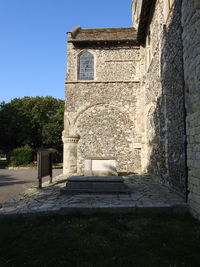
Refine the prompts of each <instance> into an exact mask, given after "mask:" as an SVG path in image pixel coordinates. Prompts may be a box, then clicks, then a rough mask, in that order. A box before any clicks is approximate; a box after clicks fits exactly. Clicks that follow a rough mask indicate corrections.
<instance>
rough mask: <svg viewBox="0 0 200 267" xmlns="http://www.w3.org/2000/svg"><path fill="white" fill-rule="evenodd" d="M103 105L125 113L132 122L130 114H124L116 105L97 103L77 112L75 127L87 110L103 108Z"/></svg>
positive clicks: (74, 120) (74, 121)
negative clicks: (97, 107)
mask: <svg viewBox="0 0 200 267" xmlns="http://www.w3.org/2000/svg"><path fill="white" fill-rule="evenodd" d="M101 105H102V106H108V107H110V108H115V109H117V110H118V111H119V112H122V113H124V114H125V115H126V116H128V117H129V119H130V120H131V121H132V119H131V116H130V115H129V114H127V113H125V112H124V111H123V110H122V109H121V108H119V107H118V106H116V105H114V104H109V103H107V102H100V103H95V104H92V105H88V106H86V107H84V108H80V109H79V110H78V111H77V115H76V116H75V118H74V119H73V123H72V125H73V127H75V125H76V123H77V121H78V119H79V117H80V116H81V115H82V114H83V113H84V112H86V111H87V110H89V109H91V108H93V107H95V106H101Z"/></svg>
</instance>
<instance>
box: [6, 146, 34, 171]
mask: <svg viewBox="0 0 200 267" xmlns="http://www.w3.org/2000/svg"><path fill="white" fill-rule="evenodd" d="M33 153H34V150H33V149H32V148H31V147H30V146H28V145H26V146H24V147H18V148H15V149H13V150H12V151H11V152H10V154H9V164H10V165H12V166H20V165H27V164H29V163H31V162H32V161H33Z"/></svg>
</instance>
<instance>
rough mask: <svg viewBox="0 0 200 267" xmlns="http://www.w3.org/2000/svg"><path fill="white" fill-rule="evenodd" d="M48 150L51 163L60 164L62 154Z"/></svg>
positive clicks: (54, 150) (52, 149) (53, 149)
mask: <svg viewBox="0 0 200 267" xmlns="http://www.w3.org/2000/svg"><path fill="white" fill-rule="evenodd" d="M48 150H49V151H50V152H51V154H52V157H53V163H57V162H61V160H62V153H61V152H60V151H58V150H57V149H55V148H48Z"/></svg>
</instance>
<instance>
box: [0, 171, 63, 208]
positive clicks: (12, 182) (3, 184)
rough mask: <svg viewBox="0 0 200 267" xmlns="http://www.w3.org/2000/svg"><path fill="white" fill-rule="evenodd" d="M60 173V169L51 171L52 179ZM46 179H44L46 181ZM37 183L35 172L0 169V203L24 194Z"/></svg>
mask: <svg viewBox="0 0 200 267" xmlns="http://www.w3.org/2000/svg"><path fill="white" fill-rule="evenodd" d="M61 173H62V169H56V170H53V177H55V176H57V175H59V174H61ZM47 179H48V178H45V179H44V181H46V180H47ZM36 183H37V170H35V169H26V170H8V169H0V203H3V202H5V201H7V200H8V199H10V198H13V197H15V196H16V195H18V194H19V193H22V192H24V191H25V190H26V189H27V188H29V187H30V186H32V184H36Z"/></svg>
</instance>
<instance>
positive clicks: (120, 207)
mask: <svg viewBox="0 0 200 267" xmlns="http://www.w3.org/2000/svg"><path fill="white" fill-rule="evenodd" d="M65 183H66V179H63V180H62V178H61V177H59V178H57V179H55V182H54V184H53V185H51V186H49V184H47V185H44V186H43V189H41V190H38V189H37V188H31V189H29V190H27V191H26V192H25V193H24V194H22V195H20V196H18V197H17V198H15V199H12V200H9V201H7V202H6V203H2V207H0V216H5V215H15V214H16V215H17V214H46V212H47V213H48V214H49V213H52V214H55V213H56V214H64V213H65V214H95V213H97V214H98V213H116V212H119V213H126V212H128V213H129V212H132V213H148V212H153V213H160V212H167V213H169V212H173V213H176V212H177V213H183V212H186V211H187V205H186V204H185V203H184V199H183V198H182V197H180V196H179V195H177V194H176V193H175V192H171V191H170V189H168V188H166V187H164V186H163V185H159V184H156V186H154V185H155V182H154V180H153V178H152V179H150V177H149V176H148V177H146V176H144V177H143V179H141V178H137V177H132V179H130V177H129V178H125V183H126V184H127V185H128V186H129V188H131V192H132V193H130V194H89V193H84V194H73V195H68V194H61V189H62V188H63V187H65Z"/></svg>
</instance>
